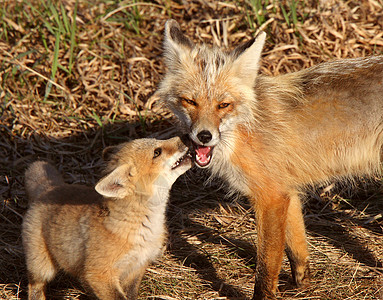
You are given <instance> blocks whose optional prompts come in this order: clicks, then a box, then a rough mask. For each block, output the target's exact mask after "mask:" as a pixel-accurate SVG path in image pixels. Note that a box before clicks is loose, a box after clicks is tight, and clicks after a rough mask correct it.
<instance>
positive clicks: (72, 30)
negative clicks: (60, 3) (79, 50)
mask: <svg viewBox="0 0 383 300" xmlns="http://www.w3.org/2000/svg"><path fill="white" fill-rule="evenodd" d="M77 5H78V0H77V1H76V3H75V5H74V12H73V21H72V24H71V27H70V49H69V65H68V69H69V70H68V71H69V75H71V74H72V67H73V64H74V62H73V56H74V48H75V46H76V39H75V38H76V30H77V26H76V17H77Z"/></svg>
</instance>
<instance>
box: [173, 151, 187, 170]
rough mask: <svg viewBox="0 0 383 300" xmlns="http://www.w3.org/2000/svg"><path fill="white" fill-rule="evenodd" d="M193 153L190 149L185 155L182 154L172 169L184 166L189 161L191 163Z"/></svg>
mask: <svg viewBox="0 0 383 300" xmlns="http://www.w3.org/2000/svg"><path fill="white" fill-rule="evenodd" d="M191 158H192V156H191V153H190V149H189V150H188V151H187V152H186V154H185V155H183V156H181V157H180V158H179V159H178V160H177V161H176V162H175V163H174V165H173V166H172V170H174V169H177V168H178V167H180V166H183V165H185V164H187V163H190V162H191Z"/></svg>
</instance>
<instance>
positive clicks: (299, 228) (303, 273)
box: [286, 192, 310, 287]
mask: <svg viewBox="0 0 383 300" xmlns="http://www.w3.org/2000/svg"><path fill="white" fill-rule="evenodd" d="M286 246H287V247H286V253H287V256H288V258H289V261H290V266H291V273H292V276H293V279H294V281H295V283H296V284H297V286H298V287H303V286H306V285H308V284H309V281H310V268H309V259H308V257H309V252H308V249H307V241H306V230H305V225H304V220H303V214H302V207H301V202H300V199H299V195H298V193H297V192H294V193H292V194H291V195H290V204H289V208H288V211H287V224H286Z"/></svg>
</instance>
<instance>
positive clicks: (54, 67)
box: [44, 31, 60, 101]
mask: <svg viewBox="0 0 383 300" xmlns="http://www.w3.org/2000/svg"><path fill="white" fill-rule="evenodd" d="M59 51H60V31H57V32H56V40H55V50H54V54H53V63H52V74H51V80H52V81H55V77H56V72H57V68H58V58H59ZM51 89H52V83H51V82H49V83H48V85H47V88H46V90H45V96H44V101H46V100H47V98H48V96H49V94H50V92H51Z"/></svg>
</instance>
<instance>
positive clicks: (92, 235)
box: [22, 138, 191, 300]
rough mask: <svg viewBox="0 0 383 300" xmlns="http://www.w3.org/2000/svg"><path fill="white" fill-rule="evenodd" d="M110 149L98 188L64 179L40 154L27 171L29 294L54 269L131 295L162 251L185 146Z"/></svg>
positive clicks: (102, 291)
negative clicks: (169, 204)
mask: <svg viewBox="0 0 383 300" xmlns="http://www.w3.org/2000/svg"><path fill="white" fill-rule="evenodd" d="M107 149H108V150H107V151H106V152H109V153H111V152H112V153H111V154H110V155H109V156H110V160H109V163H108V167H107V168H106V176H105V177H103V178H102V179H101V180H100V181H99V182H98V183H97V185H96V187H95V188H91V187H87V186H83V185H74V184H73V185H69V184H65V183H64V181H63V179H62V177H61V176H60V174H59V173H58V171H57V170H56V169H55V168H54V167H53V166H51V165H50V164H48V163H47V162H43V161H38V162H35V163H33V164H32V165H31V166H30V167H29V168H28V170H27V171H26V175H25V186H26V190H27V193H28V196H29V200H30V208H29V209H28V212H27V214H26V215H25V217H24V221H23V230H22V237H23V245H24V252H25V256H26V264H27V269H28V279H29V286H28V287H29V293H28V294H29V299H30V300H32V299H33V300H43V299H45V292H44V290H45V285H46V284H47V283H48V282H50V281H51V280H52V279H53V278H54V277H55V275H56V273H57V272H58V271H59V270H63V271H65V272H66V273H69V274H71V275H73V276H75V277H77V278H79V279H80V280H81V282H82V283H83V284H84V285H85V286H87V287H89V288H90V290H91V291H92V292H93V293H94V294H95V295H96V296H97V298H99V299H105V300H112V299H115V300H117V299H121V300H123V299H125V300H126V299H129V300H133V299H136V298H137V295H138V289H139V285H140V282H141V278H142V276H143V275H144V272H145V270H146V268H147V266H148V265H149V264H150V263H151V262H153V261H154V260H155V259H156V258H157V257H158V256H160V255H161V254H162V251H163V249H164V241H165V238H166V226H165V210H166V205H167V199H168V195H169V190H170V188H171V186H172V184H173V183H174V181H175V180H176V179H177V178H178V177H179V176H180V175H181V174H182V173H184V172H185V171H186V170H188V169H189V168H190V167H191V162H190V159H188V158H187V159H185V160H183V163H182V164H179V165H178V164H177V165H178V167H177V168H174V166H175V163H176V162H177V161H179V159H180V158H181V157H183V156H184V155H185V154H186V152H187V147H186V146H185V145H184V144H183V143H182V142H181V140H180V139H179V138H173V139H170V140H166V141H159V140H155V139H140V140H135V141H132V142H129V143H125V144H122V145H121V146H118V147H113V148H107ZM156 149H157V152H155V151H156ZM158 149H161V151H160V152H159V151H158ZM155 153H157V154H159V155H154V154H155ZM96 191H97V192H96Z"/></svg>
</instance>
